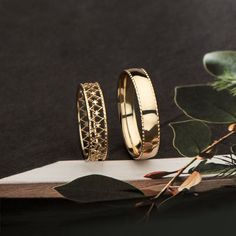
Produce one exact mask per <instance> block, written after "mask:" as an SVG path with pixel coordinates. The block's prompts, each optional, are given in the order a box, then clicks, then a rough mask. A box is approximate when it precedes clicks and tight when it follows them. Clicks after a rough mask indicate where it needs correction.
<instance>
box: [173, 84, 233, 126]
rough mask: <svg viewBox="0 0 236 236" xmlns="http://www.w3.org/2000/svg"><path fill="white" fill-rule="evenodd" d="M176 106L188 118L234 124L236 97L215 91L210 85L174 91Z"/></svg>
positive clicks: (225, 91) (186, 87) (184, 87)
mask: <svg viewBox="0 0 236 236" xmlns="http://www.w3.org/2000/svg"><path fill="white" fill-rule="evenodd" d="M175 103H176V105H177V106H178V107H179V108H180V109H181V110H182V111H183V112H184V113H185V114H186V115H187V116H189V117H191V118H193V119H196V120H201V121H204V122H208V123H235V122H236V106H235V104H236V96H232V95H231V94H230V93H229V91H227V90H223V91H216V90H215V89H214V88H213V87H212V86H210V85H191V86H181V87H177V88H176V89H175Z"/></svg>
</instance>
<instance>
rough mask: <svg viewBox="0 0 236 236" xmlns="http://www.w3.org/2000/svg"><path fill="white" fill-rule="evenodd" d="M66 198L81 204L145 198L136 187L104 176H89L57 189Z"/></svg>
mask: <svg viewBox="0 0 236 236" xmlns="http://www.w3.org/2000/svg"><path fill="white" fill-rule="evenodd" d="M55 190H56V191H58V192H59V193H60V194H61V195H63V196H64V197H65V198H67V199H70V200H73V201H76V202H79V203H92V202H105V201H113V200H125V199H135V198H142V197H145V196H144V194H143V192H142V191H140V190H139V189H137V188H135V187H134V186H132V185H130V184H128V183H126V182H123V181H120V180H117V179H114V178H111V177H107V176H103V175H88V176H84V177H81V178H78V179H75V180H73V181H72V182H70V183H67V184H65V185H61V186H58V187H56V188H55Z"/></svg>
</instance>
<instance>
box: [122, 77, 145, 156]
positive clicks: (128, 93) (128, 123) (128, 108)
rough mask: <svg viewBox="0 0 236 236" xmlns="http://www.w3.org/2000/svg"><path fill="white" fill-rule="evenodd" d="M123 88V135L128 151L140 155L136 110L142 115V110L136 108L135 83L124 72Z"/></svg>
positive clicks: (140, 142)
mask: <svg viewBox="0 0 236 236" xmlns="http://www.w3.org/2000/svg"><path fill="white" fill-rule="evenodd" d="M121 89H122V91H123V99H122V101H123V102H122V103H121V104H120V109H121V124H122V131H123V136H124V139H125V143H126V146H127V149H128V151H129V152H130V153H131V154H132V155H134V156H135V157H139V156H140V155H141V152H142V141H141V136H140V132H139V126H138V123H137V117H136V112H138V113H139V115H140V111H139V107H138V109H135V108H136V106H135V105H136V104H137V103H138V102H137V95H136V91H135V88H134V84H133V82H132V80H131V78H130V77H129V76H128V75H127V74H124V76H123V78H122V79H121ZM137 110H138V111H137Z"/></svg>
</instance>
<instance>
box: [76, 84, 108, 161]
mask: <svg viewBox="0 0 236 236" xmlns="http://www.w3.org/2000/svg"><path fill="white" fill-rule="evenodd" d="M77 109H78V124H79V133H80V143H81V147H82V151H83V155H84V157H85V159H87V160H89V161H98V160H105V159H106V157H107V151H108V137H107V136H108V135H107V134H108V131H107V118H106V108H105V104H104V98H103V93H102V90H101V88H100V86H99V84H98V83H83V84H80V87H79V89H78V94H77Z"/></svg>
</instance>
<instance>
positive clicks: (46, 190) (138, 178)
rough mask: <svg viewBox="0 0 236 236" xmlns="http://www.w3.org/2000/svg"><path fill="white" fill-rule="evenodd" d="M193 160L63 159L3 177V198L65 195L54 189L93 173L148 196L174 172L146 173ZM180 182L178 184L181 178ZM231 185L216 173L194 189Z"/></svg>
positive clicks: (0, 182)
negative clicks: (160, 175) (158, 175)
mask: <svg viewBox="0 0 236 236" xmlns="http://www.w3.org/2000/svg"><path fill="white" fill-rule="evenodd" d="M189 161H190V159H189V158H168V159H152V160H148V161H130V160H129V161H105V162H86V161H59V162H55V163H53V164H50V165H46V166H44V167H40V168H36V169H33V170H30V171H26V172H23V173H20V174H17V175H12V176H10V177H6V178H3V179H0V197H1V198H63V196H62V195H60V194H59V193H58V192H57V191H56V190H54V187H56V186H59V185H63V184H65V183H68V182H71V181H72V180H74V179H77V178H80V177H83V176H87V175H92V174H99V175H105V176H109V177H112V178H115V179H118V180H122V181H125V182H128V183H130V184H131V185H133V186H135V187H137V188H139V189H140V190H141V191H143V192H144V194H145V195H146V196H150V195H154V194H157V193H158V192H159V191H160V190H161V189H162V188H163V187H164V185H165V184H166V183H167V181H168V180H169V178H170V177H171V175H170V176H169V177H166V178H162V179H156V180H152V179H147V178H144V175H145V174H147V173H149V172H152V171H156V170H159V171H172V170H176V169H178V168H181V167H182V166H184V165H185V164H187V163H188V162H189ZM212 162H217V159H214V158H213V159H212ZM189 168H191V166H190V167H189ZM186 173H187V171H186ZM184 175H186V174H183V175H182V176H181V177H184ZM181 177H180V180H181ZM176 185H178V181H177V182H176ZM227 186H235V187H236V178H232V177H228V178H218V177H216V176H214V175H206V176H203V180H202V182H201V183H200V184H199V185H197V186H195V187H194V189H193V190H194V191H196V192H205V191H210V190H213V189H217V188H221V187H227ZM88 187H89V186H88Z"/></svg>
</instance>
